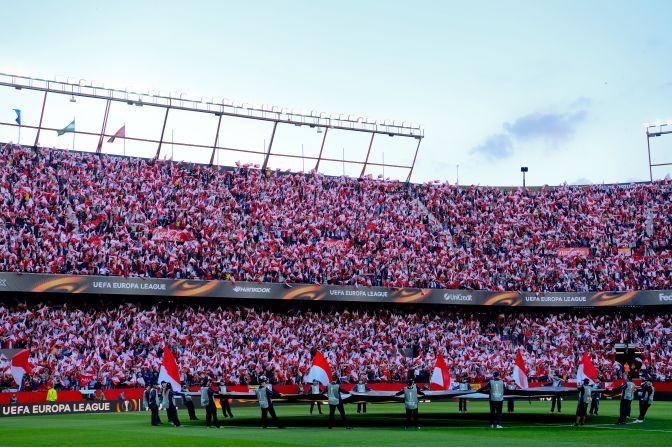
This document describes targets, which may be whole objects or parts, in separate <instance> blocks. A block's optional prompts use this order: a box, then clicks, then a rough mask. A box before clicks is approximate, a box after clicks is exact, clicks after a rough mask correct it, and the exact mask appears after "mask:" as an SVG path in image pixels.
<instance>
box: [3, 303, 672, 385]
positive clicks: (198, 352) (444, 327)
mask: <svg viewBox="0 0 672 447" xmlns="http://www.w3.org/2000/svg"><path fill="white" fill-rule="evenodd" d="M498 312H500V311H497V312H494V311H493V312H486V313H483V314H476V315H475V314H474V313H473V312H472V311H470V310H450V311H435V310H431V309H430V310H427V309H425V310H417V309H409V310H398V309H384V308H376V307H374V308H367V307H364V306H362V305H354V306H350V307H349V308H326V307H320V308H313V309H311V308H310V307H309V306H300V307H299V306H297V307H293V308H289V309H286V308H285V309H278V308H271V307H260V308H248V307H242V306H238V307H225V308H222V307H217V308H215V307H206V308H204V307H187V306H184V305H177V306H175V305H170V306H168V305H153V306H151V307H149V306H143V305H134V304H124V305H114V306H110V307H106V306H105V305H104V304H102V303H101V304H100V305H98V306H90V307H77V308H71V307H68V306H67V305H62V304H59V305H56V306H50V305H46V304H38V305H31V306H28V305H25V304H24V305H11V306H10V305H0V348H5V349H8V348H11V349H15V348H27V349H29V350H30V352H31V359H30V362H31V364H32V373H31V374H28V375H26V376H25V378H24V388H26V389H45V388H46V387H48V386H50V385H52V384H55V385H56V386H57V387H61V388H79V387H82V386H87V385H88V386H89V387H102V388H109V387H124V386H143V385H144V384H147V383H149V382H151V381H153V380H155V379H156V377H157V375H158V370H159V367H160V363H161V357H162V354H163V349H164V347H165V346H169V347H170V350H171V352H172V353H173V354H174V355H175V357H176V359H177V362H178V365H179V368H180V371H181V374H182V381H183V383H186V384H198V383H200V382H201V380H202V379H203V378H204V377H205V376H209V377H213V378H215V379H216V380H218V381H220V382H223V383H229V384H256V383H258V378H259V377H260V376H261V375H266V376H268V377H270V378H271V380H272V382H274V383H282V384H291V383H300V382H301V381H302V379H303V377H304V376H305V375H306V374H307V372H308V370H309V368H310V365H311V359H312V356H313V353H314V350H315V349H317V350H320V352H322V353H323V354H324V355H325V357H326V358H327V360H328V361H329V363H330V364H331V367H332V369H333V370H334V371H335V372H336V373H337V374H338V375H340V376H341V377H343V378H344V379H345V380H346V381H352V382H354V381H355V380H356V379H357V378H358V377H364V378H365V380H367V381H369V382H391V381H395V382H399V381H403V380H406V378H407V377H408V375H409V374H410V375H414V376H415V378H416V379H417V380H418V381H426V380H427V379H428V377H429V374H430V373H431V369H432V368H433V367H434V364H435V359H436V357H437V356H438V354H443V355H444V357H445V358H446V361H447V364H448V366H449V368H450V369H451V375H452V376H453V380H455V379H458V378H462V377H463V376H468V377H469V379H470V381H471V382H480V381H483V380H484V378H486V377H489V376H490V374H492V373H493V372H494V371H500V372H502V373H504V374H505V375H510V374H511V373H512V368H513V364H514V360H515V355H516V352H517V351H518V350H519V349H522V350H523V352H524V359H525V362H526V365H527V368H528V369H529V375H530V377H531V381H536V380H538V381H545V380H546V378H547V377H549V376H550V375H551V374H555V373H558V372H559V373H560V374H561V375H564V376H566V377H569V378H572V377H574V376H575V373H576V370H577V366H578V362H579V360H580V358H581V356H582V353H583V352H584V351H588V352H590V353H591V355H592V356H593V363H594V364H595V365H596V367H597V368H598V369H599V370H600V371H601V375H602V377H603V378H604V379H605V380H607V381H610V380H615V379H616V378H618V377H620V373H621V372H622V371H623V369H624V368H628V367H629V366H630V365H621V364H619V363H618V362H617V361H616V358H615V352H614V351H613V346H614V344H615V343H634V344H636V345H639V346H640V347H642V348H643V349H642V352H643V354H642V358H641V359H640V361H641V363H642V365H641V368H642V369H643V370H646V372H645V373H644V375H646V376H647V377H651V378H653V379H656V380H668V381H669V380H672V337H671V335H672V333H671V332H672V315H670V314H665V315H656V314H654V313H648V314H641V313H637V312H633V311H624V312H616V313H611V314H609V313H605V312H601V313H597V312H595V313H591V312H585V311H584V312H578V313H576V312H575V313H571V314H570V313H562V314H554V313H548V312H523V313H520V312H518V313H516V312H510V313H509V312H506V311H505V313H501V314H500V313H498ZM10 384H11V376H10V373H9V364H8V363H7V361H6V360H4V361H3V360H2V359H0V387H2V386H3V385H4V386H9V385H10Z"/></svg>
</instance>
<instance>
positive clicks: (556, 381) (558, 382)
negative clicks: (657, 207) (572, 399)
mask: <svg viewBox="0 0 672 447" xmlns="http://www.w3.org/2000/svg"><path fill="white" fill-rule="evenodd" d="M564 383H565V382H564V380H562V375H561V374H560V371H556V372H555V375H553V378H552V379H551V381H550V382H548V383H546V384H545V386H552V387H554V388H559V387H561V386H562V385H563V384H564ZM556 405H557V406H558V414H559V413H562V397H560V396H553V397H551V413H553V412H555V406H556Z"/></svg>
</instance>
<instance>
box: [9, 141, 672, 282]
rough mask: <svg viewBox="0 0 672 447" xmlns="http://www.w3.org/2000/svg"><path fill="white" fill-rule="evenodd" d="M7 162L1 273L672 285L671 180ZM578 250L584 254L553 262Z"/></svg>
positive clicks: (80, 157) (23, 153)
mask: <svg viewBox="0 0 672 447" xmlns="http://www.w3.org/2000/svg"><path fill="white" fill-rule="evenodd" d="M0 165H2V166H3V168H2V171H0V271H5V272H42V273H44V272H47V273H70V274H83V275H116V276H141V277H157V278H199V279H226V280H231V281H240V280H245V281H263V282H295V283H320V284H324V283H330V284H343V285H346V284H348V285H362V286H380V285H382V286H391V287H425V288H460V289H490V290H520V291H588V290H633V289H669V288H672V284H671V282H672V272H671V269H670V267H671V265H672V261H670V243H671V241H672V225H670V222H669V219H670V217H669V216H670V215H671V211H672V204H671V203H672V202H671V201H670V192H671V191H672V187H671V186H670V184H669V183H668V182H659V183H653V184H642V185H621V186H586V187H570V186H562V187H558V188H542V189H539V190H529V189H528V190H526V189H511V190H505V189H500V188H489V187H470V188H462V187H456V186H451V185H448V184H443V185H438V184H427V185H407V184H403V183H399V182H394V181H392V182H389V181H376V180H372V179H369V178H366V179H362V180H358V179H352V178H346V177H327V176H323V175H320V174H316V173H312V174H310V175H304V174H293V175H292V174H289V175H287V174H280V173H278V172H275V173H271V172H268V173H262V171H260V170H258V169H250V168H249V167H238V168H236V169H234V170H229V169H223V168H218V167H209V166H202V165H193V164H186V163H167V162H161V161H152V160H147V159H140V158H124V157H116V156H108V155H100V156H98V155H95V154H88V153H74V152H70V151H59V150H49V149H40V150H37V151H36V150H32V149H28V148H21V147H18V146H10V145H3V146H2V147H1V148H0ZM577 247H579V248H586V249H587V250H588V253H587V254H585V255H576V254H575V255H574V256H568V257H562V256H558V255H557V250H558V249H567V248H577ZM584 256H587V257H584Z"/></svg>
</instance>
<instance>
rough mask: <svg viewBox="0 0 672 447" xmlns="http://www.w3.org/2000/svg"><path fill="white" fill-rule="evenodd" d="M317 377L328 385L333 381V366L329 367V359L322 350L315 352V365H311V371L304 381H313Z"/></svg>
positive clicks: (323, 383)
mask: <svg viewBox="0 0 672 447" xmlns="http://www.w3.org/2000/svg"><path fill="white" fill-rule="evenodd" d="M316 379H317V381H318V382H320V383H321V384H322V385H328V384H329V383H330V382H331V368H329V363H327V359H325V358H324V356H323V355H322V353H321V352H320V351H317V352H316V353H315V358H313V366H311V367H310V371H308V375H307V376H306V378H305V379H304V380H303V381H304V383H312V381H313V380H316Z"/></svg>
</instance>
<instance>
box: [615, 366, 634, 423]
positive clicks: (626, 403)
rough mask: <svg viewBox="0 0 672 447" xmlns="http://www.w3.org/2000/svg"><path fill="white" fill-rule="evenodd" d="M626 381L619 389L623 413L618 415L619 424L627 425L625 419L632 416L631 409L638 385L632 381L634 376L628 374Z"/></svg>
mask: <svg viewBox="0 0 672 447" xmlns="http://www.w3.org/2000/svg"><path fill="white" fill-rule="evenodd" d="M626 377H627V380H626V382H625V383H624V384H623V385H621V387H620V388H618V389H619V391H621V393H622V394H621V408H620V410H621V413H620V416H619V417H618V421H617V422H616V424H617V425H625V421H626V420H627V419H628V417H629V416H630V410H631V409H632V400H633V399H634V398H635V392H636V391H637V386H636V385H635V384H634V383H632V377H631V376H630V375H629V374H628V375H627V376H626Z"/></svg>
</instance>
